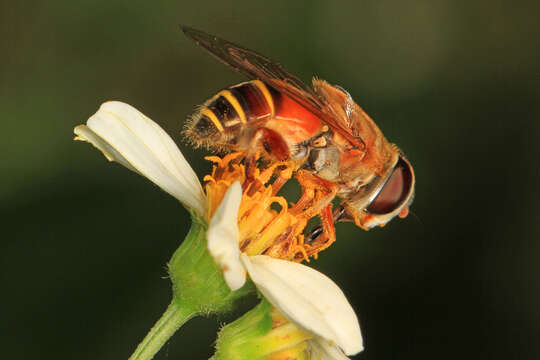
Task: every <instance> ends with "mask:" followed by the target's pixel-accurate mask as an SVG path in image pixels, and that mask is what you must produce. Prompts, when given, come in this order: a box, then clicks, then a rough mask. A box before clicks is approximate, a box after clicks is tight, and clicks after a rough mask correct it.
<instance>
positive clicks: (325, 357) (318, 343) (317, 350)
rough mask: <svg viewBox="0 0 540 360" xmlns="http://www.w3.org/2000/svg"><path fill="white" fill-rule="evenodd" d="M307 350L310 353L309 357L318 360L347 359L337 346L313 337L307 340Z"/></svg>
mask: <svg viewBox="0 0 540 360" xmlns="http://www.w3.org/2000/svg"><path fill="white" fill-rule="evenodd" d="M307 344H308V350H309V351H310V353H311V359H318V360H349V358H348V357H347V356H345V354H344V353H343V351H341V349H340V348H339V347H337V346H336V345H334V344H331V343H329V342H328V341H326V340H324V339H321V338H315V339H313V340H308V341H307Z"/></svg>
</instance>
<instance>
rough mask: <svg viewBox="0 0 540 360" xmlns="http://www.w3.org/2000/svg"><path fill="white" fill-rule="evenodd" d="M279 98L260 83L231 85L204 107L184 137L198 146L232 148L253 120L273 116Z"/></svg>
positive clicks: (194, 116)
mask: <svg viewBox="0 0 540 360" xmlns="http://www.w3.org/2000/svg"><path fill="white" fill-rule="evenodd" d="M278 95H279V93H278V92H277V91H275V90H274V89H272V88H270V87H268V86H266V85H265V84H264V83H263V82H262V81H260V80H252V81H248V82H244V83H241V84H238V85H234V86H231V87H229V88H227V89H225V90H222V91H220V92H219V93H217V94H216V95H215V96H213V97H212V98H210V99H209V100H207V101H206V102H205V103H204V104H203V105H202V106H201V108H200V109H199V111H197V113H195V114H194V115H193V116H192V118H191V121H189V122H188V124H187V125H186V129H185V134H186V136H187V137H188V138H189V139H191V140H192V141H193V142H194V143H195V145H205V146H210V147H212V146H214V145H215V146H227V145H231V146H232V145H233V144H235V143H236V139H237V137H238V136H239V135H241V134H242V133H243V130H244V129H245V128H246V127H247V126H248V125H249V123H250V121H254V120H261V119H264V118H271V117H273V116H274V114H275V100H276V98H277V96H278Z"/></svg>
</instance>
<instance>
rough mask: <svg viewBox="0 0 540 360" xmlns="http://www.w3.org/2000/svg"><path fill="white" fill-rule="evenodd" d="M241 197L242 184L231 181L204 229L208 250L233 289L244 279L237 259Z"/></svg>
mask: <svg viewBox="0 0 540 360" xmlns="http://www.w3.org/2000/svg"><path fill="white" fill-rule="evenodd" d="M241 201H242V186H241V185H240V183H239V182H238V181H236V182H235V183H233V184H232V185H231V186H230V187H229V188H228V189H227V192H226V193H225V196H224V197H223V200H222V201H221V203H220V204H219V206H218V208H217V209H216V212H215V214H214V216H213V217H212V220H210V225H209V226H208V231H207V232H206V238H207V239H208V251H210V254H211V255H212V257H213V258H214V261H215V262H216V263H217V264H218V265H219V266H220V267H221V269H222V270H223V276H224V277H225V282H226V283H227V285H229V288H231V290H233V291H234V290H237V289H240V288H241V287H242V285H244V283H245V282H246V271H245V270H244V266H243V265H242V262H241V261H240V249H239V248H238V240H239V237H240V231H239V230H238V210H239V209H240V202H241Z"/></svg>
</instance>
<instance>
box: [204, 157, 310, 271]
mask: <svg viewBox="0 0 540 360" xmlns="http://www.w3.org/2000/svg"><path fill="white" fill-rule="evenodd" d="M242 155H243V154H242V153H233V154H229V155H226V156H225V157H223V158H220V157H218V156H208V157H206V159H207V160H209V161H211V162H213V163H214V166H213V169H212V173H211V175H207V176H205V177H204V179H203V180H204V181H205V185H204V186H205V190H206V195H207V214H206V215H207V219H210V218H211V217H212V215H213V214H214V212H215V211H216V209H217V207H218V205H219V203H220V202H221V200H222V199H223V196H224V195H225V192H226V191H227V189H228V187H229V186H230V185H231V184H232V183H234V182H235V181H240V183H242V184H244V189H243V194H242V202H241V205H240V211H239V213H238V227H239V230H240V240H239V241H240V243H239V246H240V249H241V250H242V252H244V253H246V254H248V255H259V254H264V255H268V256H272V257H275V258H280V259H285V260H293V261H302V260H308V252H309V254H310V255H316V254H317V252H318V250H317V249H313V248H312V247H311V246H310V245H309V244H304V234H303V232H304V229H305V227H306V225H307V222H308V220H309V219H310V217H311V216H312V215H308V213H307V212H297V211H290V209H289V206H288V204H287V200H285V198H283V197H282V196H276V192H277V187H280V185H282V184H279V185H278V184H276V182H277V181H274V182H273V183H272V182H271V179H272V178H273V175H275V173H276V170H277V169H278V168H283V167H285V170H281V171H291V170H290V168H287V164H286V163H275V164H272V165H271V166H269V167H268V168H266V169H264V170H262V171H261V170H260V169H258V168H257V169H255V174H254V179H255V180H254V181H252V182H250V183H249V184H248V185H247V186H246V184H245V180H246V169H245V166H244V165H243V164H242V163H241V162H240V161H241V160H242V159H243V157H242ZM274 204H277V205H278V207H279V210H275V209H273V208H272V205H274ZM274 206H275V205H274Z"/></svg>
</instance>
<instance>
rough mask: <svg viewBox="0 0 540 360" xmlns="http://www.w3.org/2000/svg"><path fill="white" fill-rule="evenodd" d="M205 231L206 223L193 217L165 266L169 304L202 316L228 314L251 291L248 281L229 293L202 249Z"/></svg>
mask: <svg viewBox="0 0 540 360" xmlns="http://www.w3.org/2000/svg"><path fill="white" fill-rule="evenodd" d="M206 230H207V225H206V223H205V222H204V221H202V220H200V219H198V218H197V217H195V216H193V224H192V226H191V229H190V231H189V233H188V235H187V236H186V239H185V240H184V242H183V243H182V245H181V246H180V247H179V248H178V249H177V250H176V252H175V253H174V254H173V256H172V258H171V261H170V262H169V276H170V278H171V281H172V283H173V301H175V302H177V303H179V304H182V305H183V306H184V307H189V308H191V309H193V311H195V312H196V313H198V314H203V315H206V314H216V313H224V312H228V311H230V310H232V307H233V304H234V302H235V301H236V300H238V299H240V298H241V297H243V296H245V295H247V294H249V293H253V292H254V291H255V286H254V285H253V283H252V282H251V281H246V284H245V285H244V286H243V287H242V288H240V289H238V290H236V291H231V290H230V289H229V287H228V286H227V284H226V283H225V280H224V278H223V273H222V271H221V269H220V268H219V266H218V265H217V264H216V263H215V262H214V259H213V258H212V256H211V255H210V253H209V252H208V249H207V247H206V243H207V241H206Z"/></svg>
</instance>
